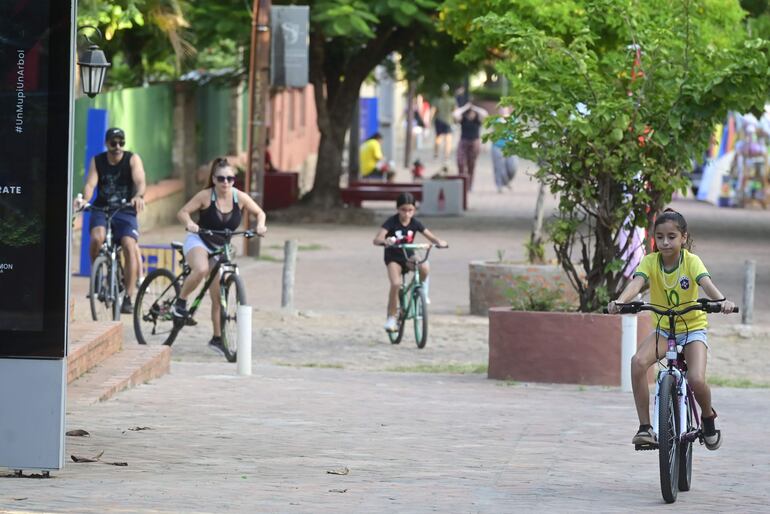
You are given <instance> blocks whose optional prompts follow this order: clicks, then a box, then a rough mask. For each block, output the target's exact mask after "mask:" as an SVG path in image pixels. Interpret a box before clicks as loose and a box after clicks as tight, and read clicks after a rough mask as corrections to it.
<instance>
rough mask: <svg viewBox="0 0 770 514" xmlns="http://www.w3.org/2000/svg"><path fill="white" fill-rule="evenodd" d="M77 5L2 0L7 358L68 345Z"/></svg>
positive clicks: (2, 283) (56, 352) (2, 262)
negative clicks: (72, 49)
mask: <svg viewBox="0 0 770 514" xmlns="http://www.w3.org/2000/svg"><path fill="white" fill-rule="evenodd" d="M72 10H73V9H72V1H71V0H2V1H0V357H33V358H34V357H40V358H59V357H63V356H64V354H65V339H66V338H65V335H66V334H65V331H66V323H67V319H66V315H67V314H66V313H67V305H66V304H67V285H68V284H67V253H68V251H69V248H68V237H67V234H68V220H67V218H68V204H69V202H70V197H69V194H68V181H69V146H70V110H71V109H70V104H71V95H70V87H71V80H72V76H71V72H72V69H71V68H72V66H73V64H72V62H71V57H70V47H71V27H72V23H73V20H72Z"/></svg>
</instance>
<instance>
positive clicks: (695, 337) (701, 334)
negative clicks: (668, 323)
mask: <svg viewBox="0 0 770 514" xmlns="http://www.w3.org/2000/svg"><path fill="white" fill-rule="evenodd" d="M658 334H660V337H661V338H663V339H665V340H668V331H666V330H663V329H662V328H659V329H658ZM706 335H707V334H706V330H705V329H700V330H691V331H690V332H688V333H686V334H677V335H676V344H677V345H678V346H682V347H684V346H687V345H688V344H690V343H692V342H693V341H703V344H705V345H706V348H708V347H709V344H708V338H707V337H706Z"/></svg>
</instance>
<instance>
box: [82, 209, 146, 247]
mask: <svg viewBox="0 0 770 514" xmlns="http://www.w3.org/2000/svg"><path fill="white" fill-rule="evenodd" d="M95 227H105V229H106V228H107V215H106V214H105V213H104V212H102V211H91V219H90V221H89V227H88V228H89V230H93V229H94V228H95ZM124 237H131V238H133V239H135V240H137V241H138V240H139V223H138V222H137V220H136V214H134V213H131V212H125V211H122V212H118V213H116V214H115V216H113V217H112V239H113V240H114V241H115V242H120V241H121V239H123V238H124Z"/></svg>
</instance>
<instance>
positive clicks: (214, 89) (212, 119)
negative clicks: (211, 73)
mask: <svg viewBox="0 0 770 514" xmlns="http://www.w3.org/2000/svg"><path fill="white" fill-rule="evenodd" d="M233 92H234V90H233V88H231V87H226V88H225V87H219V86H216V85H210V84H209V85H205V86H201V87H199V88H198V91H197V97H196V100H197V110H198V113H197V114H198V123H197V124H196V125H197V126H196V133H195V135H196V140H197V142H198V162H199V163H204V162H208V161H210V160H212V159H213V158H215V157H220V156H222V155H227V153H228V147H229V146H230V134H231V126H230V109H231V106H232V102H233V101H234V100H233Z"/></svg>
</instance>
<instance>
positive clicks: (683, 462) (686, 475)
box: [679, 386, 695, 491]
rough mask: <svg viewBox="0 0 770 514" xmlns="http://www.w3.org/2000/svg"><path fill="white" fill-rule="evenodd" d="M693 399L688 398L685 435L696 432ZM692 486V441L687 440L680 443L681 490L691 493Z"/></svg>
mask: <svg viewBox="0 0 770 514" xmlns="http://www.w3.org/2000/svg"><path fill="white" fill-rule="evenodd" d="M688 388H689V386H688ZM691 399H692V397H690V398H688V399H687V400H686V403H685V407H686V409H685V410H686V411H687V425H686V426H687V432H685V433H686V434H688V435H689V434H690V433H692V432H693V431H694V430H695V426H693V419H692V405H690V400H691ZM691 485H692V441H691V440H689V439H687V438H685V439H683V440H680V441H679V490H680V491H689V490H690V486H691Z"/></svg>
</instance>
